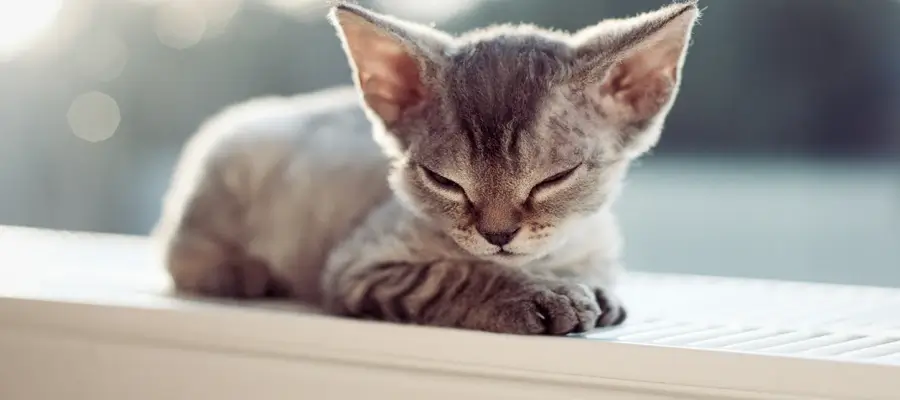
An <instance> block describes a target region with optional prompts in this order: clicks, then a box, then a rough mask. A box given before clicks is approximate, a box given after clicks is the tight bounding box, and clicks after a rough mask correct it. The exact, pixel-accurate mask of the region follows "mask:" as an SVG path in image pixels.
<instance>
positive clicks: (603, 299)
mask: <svg viewBox="0 0 900 400" xmlns="http://www.w3.org/2000/svg"><path fill="white" fill-rule="evenodd" d="M594 295H595V296H596V299H597V304H599V305H600V310H601V315H600V318H598V319H597V327H601V328H602V327H608V326H616V325H621V324H622V323H623V322H625V319H627V318H628V313H627V312H626V311H625V307H624V306H622V301H621V300H619V298H618V297H617V296H616V295H615V294H613V293H612V292H608V291H604V290H603V289H600V288H595V289H594Z"/></svg>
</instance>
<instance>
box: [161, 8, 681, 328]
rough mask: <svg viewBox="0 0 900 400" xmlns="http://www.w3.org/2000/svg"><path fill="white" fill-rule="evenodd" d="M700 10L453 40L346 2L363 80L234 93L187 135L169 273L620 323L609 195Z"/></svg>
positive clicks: (183, 279)
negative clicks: (245, 97)
mask: <svg viewBox="0 0 900 400" xmlns="http://www.w3.org/2000/svg"><path fill="white" fill-rule="evenodd" d="M696 14H697V11H696V5H695V4H693V3H686V4H680V5H673V6H670V7H667V8H664V9H662V10H660V11H657V12H656V13H651V14H645V15H643V16H640V17H636V18H634V19H631V20H620V21H608V22H604V23H601V24H600V25H598V26H596V27H593V28H589V29H586V30H585V31H583V32H580V33H579V34H577V35H574V36H568V35H565V34H560V33H553V32H547V31H541V30H538V29H536V28H533V27H500V28H495V29H494V30H492V31H484V32H476V33H473V34H470V35H468V36H464V37H461V38H452V37H450V36H449V35H446V34H443V33H440V32H438V31H434V30H432V29H430V28H427V27H424V26H421V25H415V24H410V23H406V22H402V21H399V20H396V19H393V18H390V17H387V16H382V15H378V14H375V13H372V12H370V11H367V10H364V9H362V8H359V7H356V6H347V5H344V6H339V7H337V8H336V9H335V10H334V11H333V13H332V21H333V22H334V23H335V25H336V26H337V27H338V29H339V32H340V33H341V37H342V39H343V40H344V45H345V50H346V51H347V53H348V56H349V57H350V59H351V61H352V62H351V65H352V66H353V67H354V68H353V69H354V82H355V83H356V90H353V89H350V88H336V89H330V90H326V91H322V92H318V93H312V94H307V95H301V96H297V97H293V98H268V99H260V100H255V101H251V102H249V103H246V104H243V105H238V106H235V107H232V108H230V109H228V110H226V111H225V112H223V113H222V114H220V115H219V116H217V117H214V118H213V119H211V120H210V121H209V122H208V123H207V124H205V125H204V127H202V128H201V129H200V131H199V133H198V134H197V135H196V136H195V137H194V138H193V139H192V140H191V142H190V143H189V144H188V145H187V146H186V149H185V151H184V153H183V155H182V160H181V164H180V165H179V166H178V167H177V172H176V175H175V178H174V179H173V183H172V187H171V188H170V192H169V193H168V195H167V199H166V204H165V206H164V210H163V216H162V218H161V220H160V223H159V224H158V226H157V229H156V235H157V236H159V237H160V238H162V239H163V243H164V252H165V254H166V262H167V266H168V269H169V271H170V273H171V274H172V277H173V279H174V281H175V285H176V287H177V288H178V289H179V290H182V291H187V292H193V293H200V294H206V295H214V296H232V297H260V296H266V295H282V296H291V297H294V298H297V299H300V300H304V301H309V302H313V303H317V304H320V305H322V306H324V307H325V308H326V309H327V310H328V311H331V312H333V313H337V314H343V315H350V316H357V317H369V318H379V319H384V320H390V321H398V322H409V323H418V324H429V325H437V326H451V327H461V328H469V329H479V330H487V331H494V332H509V333H550V334H565V333H569V332H575V331H585V330H588V329H591V328H593V327H595V326H607V325H612V324H617V323H620V322H621V321H622V320H623V319H624V318H625V314H624V309H623V308H622V307H621V306H620V304H619V302H618V300H617V299H616V296H615V294H614V281H615V276H616V275H617V272H618V271H619V269H620V265H619V257H620V254H619V247H620V238H619V233H618V230H617V227H616V225H615V220H614V218H613V216H612V214H611V212H610V205H611V204H612V202H613V200H614V199H615V197H616V196H617V194H618V192H619V188H620V187H621V181H622V178H623V177H624V175H625V172H626V170H627V168H628V165H629V163H630V161H631V160H632V159H634V158H635V157H637V156H639V155H640V154H642V153H644V152H645V151H646V150H647V149H649V148H650V147H651V146H653V145H654V144H655V143H656V140H657V139H658V137H659V133H660V131H661V127H662V123H663V120H664V118H665V115H666V114H667V113H668V110H669V108H670V107H671V105H672V102H673V101H674V98H675V93H676V91H677V87H678V80H679V77H680V69H681V65H682V63H683V57H684V49H685V48H686V43H687V38H688V36H689V34H690V29H691V26H692V24H693V21H694V18H695V17H696ZM356 93H359V94H361V95H362V96H359V95H357V94H356ZM360 97H361V99H362V101H360Z"/></svg>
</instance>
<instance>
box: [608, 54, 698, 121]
mask: <svg viewBox="0 0 900 400" xmlns="http://www.w3.org/2000/svg"><path fill="white" fill-rule="evenodd" d="M657 46H658V45H657ZM657 46H653V47H651V48H649V49H645V50H642V51H640V52H638V53H637V54H634V55H632V56H630V57H627V58H626V59H624V60H622V61H621V62H620V63H619V64H617V65H615V66H614V67H613V68H612V69H611V70H610V71H609V73H608V74H607V76H606V78H605V79H604V81H603V85H602V86H601V93H602V95H603V96H604V97H607V96H608V97H609V98H611V100H612V101H611V102H604V103H606V104H607V106H609V107H611V108H613V109H610V110H607V111H608V112H611V113H612V114H613V117H614V118H615V119H618V120H619V121H620V122H622V123H624V124H631V123H637V122H642V121H644V120H646V119H649V118H652V117H653V116H655V115H656V114H657V113H659V112H660V111H661V110H662V107H663V106H664V105H665V104H666V102H668V101H669V99H670V98H671V96H672V91H673V89H674V88H675V85H676V80H677V70H678V62H679V56H680V54H681V53H680V46H661V47H662V48H659V47H657Z"/></svg>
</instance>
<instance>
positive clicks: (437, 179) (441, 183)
mask: <svg viewBox="0 0 900 400" xmlns="http://www.w3.org/2000/svg"><path fill="white" fill-rule="evenodd" d="M421 168H422V172H423V173H424V175H425V177H426V178H428V180H430V181H431V183H434V184H435V185H436V186H438V187H440V188H443V189H447V190H452V191H454V192H460V193H462V192H464V191H463V188H462V186H460V185H459V184H458V183H456V182H454V181H453V180H452V179H450V178H447V177H446V176H443V175H441V174H439V173H437V172H434V171H432V170H430V169H428V168H425V167H421Z"/></svg>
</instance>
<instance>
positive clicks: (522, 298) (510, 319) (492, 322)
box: [479, 282, 602, 335]
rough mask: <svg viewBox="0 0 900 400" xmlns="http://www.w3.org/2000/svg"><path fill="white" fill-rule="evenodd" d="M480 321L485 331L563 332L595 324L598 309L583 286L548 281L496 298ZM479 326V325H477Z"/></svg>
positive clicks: (554, 333) (556, 333)
mask: <svg viewBox="0 0 900 400" xmlns="http://www.w3.org/2000/svg"><path fill="white" fill-rule="evenodd" d="M490 309H492V310H493V312H491V313H489V314H488V315H486V316H485V317H486V318H487V320H486V321H480V322H482V323H483V324H484V325H485V326H484V328H486V330H489V331H494V332H499V333H512V334H548V335H565V334H569V333H577V332H585V331H587V330H590V329H592V328H594V327H595V326H597V323H598V321H599V319H600V318H601V313H602V310H601V308H600V304H599V303H598V302H597V300H596V297H595V296H594V293H593V292H592V291H591V290H590V289H589V288H588V287H586V286H584V285H578V284H570V283H556V282H552V283H550V282H548V283H545V284H534V285H530V286H527V287H525V288H522V289H521V291H519V292H517V293H514V294H513V295H512V296H510V297H508V298H505V299H498V301H497V303H495V304H494V305H493V306H492V307H490ZM479 325H481V324H479Z"/></svg>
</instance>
